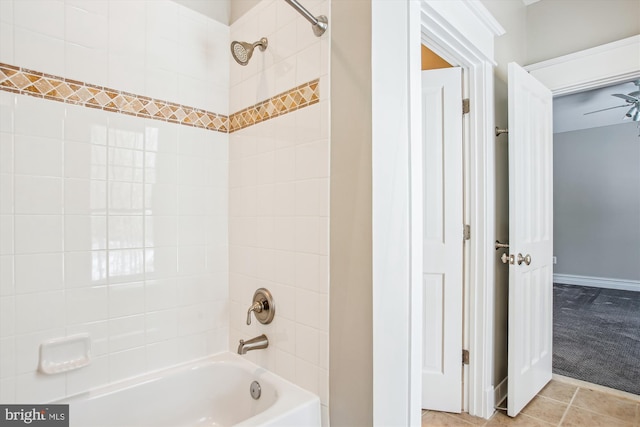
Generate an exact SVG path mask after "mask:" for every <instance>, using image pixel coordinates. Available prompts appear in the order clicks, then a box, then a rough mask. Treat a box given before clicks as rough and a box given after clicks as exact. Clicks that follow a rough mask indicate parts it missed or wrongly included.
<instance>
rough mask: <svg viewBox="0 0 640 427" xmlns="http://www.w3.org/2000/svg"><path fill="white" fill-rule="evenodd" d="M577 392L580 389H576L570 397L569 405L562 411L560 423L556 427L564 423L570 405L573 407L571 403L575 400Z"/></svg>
mask: <svg viewBox="0 0 640 427" xmlns="http://www.w3.org/2000/svg"><path fill="white" fill-rule="evenodd" d="M578 390H580V387H576V391H574V392H573V396H571V400H570V401H569V404H568V405H567V409H565V410H564V414H562V418H560V422H559V423H558V426H561V425H562V423H563V422H564V419H565V418H566V417H567V414H568V413H569V409H570V408H571V405H573V401H574V400H575V398H576V396H577V395H578Z"/></svg>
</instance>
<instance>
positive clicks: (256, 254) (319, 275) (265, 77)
mask: <svg viewBox="0 0 640 427" xmlns="http://www.w3.org/2000/svg"><path fill="white" fill-rule="evenodd" d="M305 7H307V8H308V9H309V10H310V11H311V13H313V14H316V15H320V14H324V15H329V13H328V12H329V10H328V9H329V1H327V0H318V1H311V0H310V1H306V2H305ZM260 37H267V38H268V39H269V47H268V48H267V50H266V51H265V52H260V51H255V52H254V55H253V57H252V59H251V61H250V63H249V65H248V66H246V67H242V66H240V65H238V64H236V63H235V62H234V61H231V62H230V67H231V74H230V75H231V95H230V105H231V111H238V110H240V109H242V108H245V107H248V106H250V105H253V104H255V103H256V102H258V101H262V100H264V99H267V98H269V97H271V96H274V95H276V94H278V93H281V92H283V91H286V90H288V89H291V88H293V87H295V86H297V85H299V84H302V83H305V82H308V81H310V80H312V79H316V78H320V80H321V83H320V99H321V101H320V102H319V103H318V104H314V105H312V106H310V107H306V108H303V109H301V110H298V111H295V112H293V113H290V114H287V115H284V116H281V117H278V118H275V119H272V120H268V121H265V122H262V123H260V124H258V125H255V126H252V127H249V128H245V129H243V130H241V131H238V132H234V133H232V134H231V135H230V140H229V245H230V246H229V274H230V276H229V281H230V290H229V292H230V294H229V295H230V300H231V304H230V326H231V332H230V342H229V347H230V349H234V348H235V347H237V345H238V340H239V339H240V338H244V339H247V338H251V337H254V336H256V335H259V334H260V333H265V334H266V335H267V336H268V337H269V342H270V344H269V348H267V349H266V350H261V351H255V352H250V353H248V354H247V355H246V356H245V357H247V358H248V359H251V360H253V361H254V362H257V363H259V364H261V365H262V366H264V367H266V368H268V369H270V370H273V371H274V372H276V373H277V374H279V375H282V376H283V377H285V378H287V379H289V380H290V381H292V382H294V383H296V384H298V385H299V386H301V387H304V388H306V389H308V390H310V391H312V392H314V393H317V394H318V395H319V396H320V398H321V401H322V405H323V422H324V423H325V425H326V424H328V415H327V414H328V403H329V399H328V384H329V377H328V354H329V353H328V346H329V335H328V334H329V321H328V320H329V306H328V301H329V299H328V297H329V295H328V294H329V281H328V277H329V271H328V270H329V263H328V255H329V253H328V240H329V139H328V138H329V135H328V131H327V129H328V120H327V117H328V110H329V102H328V90H329V88H328V86H327V84H326V82H327V79H326V77H327V75H328V71H329V69H328V62H327V60H326V58H327V57H328V54H327V52H328V47H329V37H330V36H329V34H325V35H324V36H323V37H322V38H317V37H315V36H314V35H313V32H312V30H311V27H310V24H309V23H308V22H307V21H306V20H305V19H304V18H302V17H301V16H300V15H298V14H297V12H295V11H294V10H293V9H292V8H291V7H290V6H289V5H287V4H286V3H285V2H282V1H279V0H271V1H261V2H260V3H259V4H258V5H257V6H256V7H254V8H253V9H252V10H250V11H249V12H248V13H247V14H246V15H244V16H243V17H242V18H240V19H238V20H237V21H236V22H235V23H234V24H232V26H231V39H232V40H240V41H247V42H254V41H256V40H258V39H259V38H260ZM259 287H266V288H268V289H269V290H270V291H271V292H272V293H273V296H274V299H275V303H276V310H277V311H276V316H275V319H274V321H273V322H272V323H271V324H269V325H261V324H259V323H258V322H257V321H255V320H254V321H253V322H252V324H251V326H247V325H246V324H245V320H246V312H247V309H248V308H249V306H250V304H251V298H252V296H253V292H254V291H255V290H256V289H257V288H259Z"/></svg>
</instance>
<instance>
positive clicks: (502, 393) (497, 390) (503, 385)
mask: <svg viewBox="0 0 640 427" xmlns="http://www.w3.org/2000/svg"><path fill="white" fill-rule="evenodd" d="M506 399H507V377H505V378H504V379H503V380H502V381H500V383H499V384H498V385H497V386H495V387H494V388H493V402H494V403H493V407H494V408H496V407H500V406H501V405H500V404H501V403H503V402H504V401H505V400H506Z"/></svg>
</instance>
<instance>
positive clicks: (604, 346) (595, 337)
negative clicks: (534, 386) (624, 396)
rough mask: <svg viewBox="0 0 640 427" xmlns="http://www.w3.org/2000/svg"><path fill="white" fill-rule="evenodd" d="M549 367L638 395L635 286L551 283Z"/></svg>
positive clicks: (639, 337)
mask: <svg viewBox="0 0 640 427" xmlns="http://www.w3.org/2000/svg"><path fill="white" fill-rule="evenodd" d="M553 372H554V373H555V374H560V375H565V376H567V377H571V378H577V379H579V380H583V381H588V382H590V383H594V384H600V385H603V386H607V387H611V388H615V389H618V390H623V391H627V392H629V393H634V394H638V395H640V292H630V291H618V290H613V289H600V288H590V287H586V286H573V285H560V284H554V285H553Z"/></svg>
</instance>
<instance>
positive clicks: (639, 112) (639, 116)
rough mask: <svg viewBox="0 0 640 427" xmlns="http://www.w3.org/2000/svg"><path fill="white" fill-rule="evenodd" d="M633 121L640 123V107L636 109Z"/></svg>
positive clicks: (632, 117)
mask: <svg viewBox="0 0 640 427" xmlns="http://www.w3.org/2000/svg"><path fill="white" fill-rule="evenodd" d="M631 120H633V121H634V122H640V110H639V109H638V107H636V111H635V112H634V113H633V115H632V116H631Z"/></svg>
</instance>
